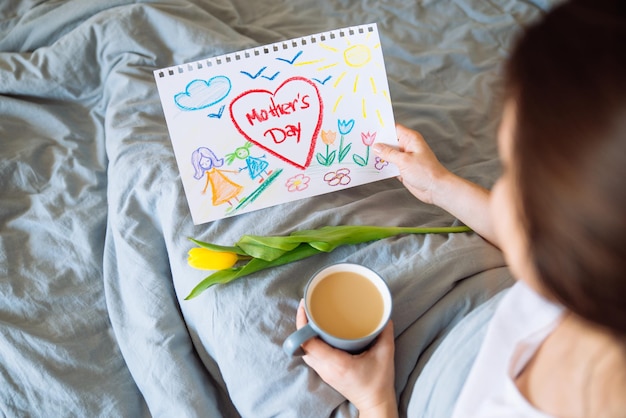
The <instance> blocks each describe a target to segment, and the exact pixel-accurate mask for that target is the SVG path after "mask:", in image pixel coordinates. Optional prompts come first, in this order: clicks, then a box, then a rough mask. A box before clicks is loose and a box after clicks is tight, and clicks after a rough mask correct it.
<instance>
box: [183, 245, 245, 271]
mask: <svg viewBox="0 0 626 418" xmlns="http://www.w3.org/2000/svg"><path fill="white" fill-rule="evenodd" d="M187 254H189V258H187V263H188V264H189V265H190V266H191V267H193V268H196V269H198V270H224V269H227V268H230V267H232V266H234V265H235V263H237V260H238V259H239V257H238V256H237V254H235V253H230V252H221V251H212V250H209V249H208V248H192V249H191V250H189V252H188V253H187Z"/></svg>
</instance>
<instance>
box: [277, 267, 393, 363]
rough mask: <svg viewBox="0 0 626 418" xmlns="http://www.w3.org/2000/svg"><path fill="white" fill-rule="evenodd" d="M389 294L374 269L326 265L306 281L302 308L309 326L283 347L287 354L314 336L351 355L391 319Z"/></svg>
mask: <svg viewBox="0 0 626 418" xmlns="http://www.w3.org/2000/svg"><path fill="white" fill-rule="evenodd" d="M391 306H392V300H391V293H390V292H389V288H388V287H387V284H386V283H385V281H384V280H383V279H382V278H381V277H380V276H379V275H378V274H377V273H376V272H374V271H373V270H370V269H369V268H367V267H365V266H361V265H358V264H351V263H340V264H334V265H331V266H328V267H326V268H324V269H322V270H320V271H319V272H317V273H316V274H315V275H314V276H313V277H312V278H311V280H309V282H308V284H307V286H306V288H305V292H304V307H305V311H306V315H307V318H308V320H309V323H308V324H307V325H306V326H304V327H303V328H301V329H300V330H298V331H296V332H294V333H293V334H291V335H290V336H289V337H288V338H287V339H286V340H285V343H284V344H283V349H284V350H285V352H286V353H287V354H289V355H296V354H297V355H301V354H303V353H302V350H300V345H301V344H303V343H304V342H305V341H307V340H309V339H310V338H313V337H319V338H321V339H322V340H324V341H326V342H327V343H328V344H330V345H332V346H334V347H336V348H340V349H343V350H346V351H349V352H352V353H355V352H359V351H362V350H363V349H365V348H366V347H367V346H368V345H369V344H370V343H371V342H372V341H373V340H374V339H375V338H376V337H377V336H378V334H380V332H381V331H382V330H383V328H384V327H385V325H386V324H387V322H388V321H389V318H390V316H391Z"/></svg>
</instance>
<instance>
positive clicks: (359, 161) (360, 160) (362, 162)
mask: <svg viewBox="0 0 626 418" xmlns="http://www.w3.org/2000/svg"><path fill="white" fill-rule="evenodd" d="M352 159H353V160H354V162H355V163H357V164H358V165H360V166H361V167H365V166H366V165H367V161H365V158H363V157H361V156H360V155H356V154H354V155H353V156H352Z"/></svg>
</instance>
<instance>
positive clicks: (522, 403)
mask: <svg viewBox="0 0 626 418" xmlns="http://www.w3.org/2000/svg"><path fill="white" fill-rule="evenodd" d="M562 314H563V307H561V306H559V305H556V304H554V303H552V302H550V301H548V300H546V299H544V298H543V297H541V296H540V295H538V294H537V293H535V292H534V291H533V290H531V289H530V288H529V287H528V286H526V285H525V284H524V283H523V282H517V283H516V284H515V285H513V287H512V288H511V290H510V291H509V292H508V293H507V294H506V295H505V296H504V297H503V298H502V300H501V301H500V305H499V306H498V308H497V309H496V312H495V313H494V316H493V318H492V320H491V322H490V324H489V328H488V329H487V334H486V336H485V340H484V341H483V344H482V346H481V348H480V351H479V353H478V356H477V357H476V360H475V362H474V365H473V366H472V369H471V371H470V373H469V376H468V377H467V380H466V382H465V385H464V386H463V389H462V390H461V394H460V396H459V399H458V401H457V403H456V405H455V408H454V413H453V417H458V418H471V417H481V418H488V417H528V418H531V417H532V418H546V417H549V415H547V414H545V413H543V412H541V411H539V410H538V409H536V408H535V407H533V406H532V405H531V404H530V403H529V402H528V401H527V400H526V398H524V396H523V395H522V394H521V393H520V392H519V390H518V389H517V386H516V385H515V377H516V376H517V375H518V374H519V373H520V372H521V371H522V369H523V368H524V366H525V365H526V363H528V361H529V360H530V359H531V358H532V356H533V355H534V353H535V351H536V350H537V349H538V348H539V346H540V345H541V343H542V342H543V341H544V340H545V339H546V337H547V336H548V335H549V334H550V333H551V332H552V331H553V330H554V328H555V327H556V325H558V323H559V321H560V319H561V316H562Z"/></svg>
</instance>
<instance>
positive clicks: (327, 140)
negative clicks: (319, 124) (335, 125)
mask: <svg viewBox="0 0 626 418" xmlns="http://www.w3.org/2000/svg"><path fill="white" fill-rule="evenodd" d="M320 136H321V137H322V142H323V143H324V144H326V155H324V154H322V153H321V152H318V153H317V154H316V155H315V158H317V162H318V163H320V164H321V165H323V166H326V167H328V166H330V165H331V164H332V163H333V162H334V161H335V155H336V154H337V151H333V152H330V146H331V145H332V144H334V143H335V139H337V132H335V131H331V130H327V131H325V130H322V133H321V134H320Z"/></svg>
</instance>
